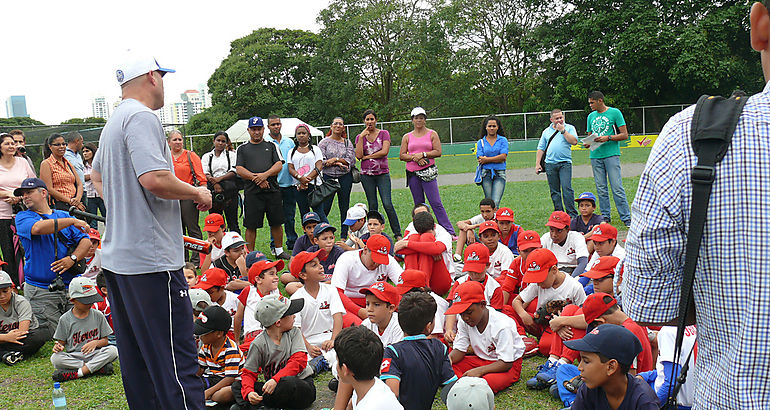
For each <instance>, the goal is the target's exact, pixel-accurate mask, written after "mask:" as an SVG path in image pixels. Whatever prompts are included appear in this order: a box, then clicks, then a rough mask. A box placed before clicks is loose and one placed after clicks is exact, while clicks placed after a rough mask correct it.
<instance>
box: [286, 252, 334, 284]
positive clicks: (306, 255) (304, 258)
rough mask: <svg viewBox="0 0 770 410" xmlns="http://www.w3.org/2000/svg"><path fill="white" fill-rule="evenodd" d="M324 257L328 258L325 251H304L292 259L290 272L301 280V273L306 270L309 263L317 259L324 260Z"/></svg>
mask: <svg viewBox="0 0 770 410" xmlns="http://www.w3.org/2000/svg"><path fill="white" fill-rule="evenodd" d="M324 256H326V251H325V250H323V249H319V250H317V251H315V252H307V251H302V252H300V253H298V254H296V255H295V256H294V257H293V258H292V259H291V263H290V264H289V272H290V273H291V274H292V275H294V277H295V278H299V273H300V272H302V268H304V267H305V265H307V263H308V262H310V261H312V260H313V259H315V258H319V259H322V258H323V257H324Z"/></svg>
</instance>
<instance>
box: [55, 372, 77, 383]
mask: <svg viewBox="0 0 770 410" xmlns="http://www.w3.org/2000/svg"><path fill="white" fill-rule="evenodd" d="M51 378H52V379H53V381H55V382H65V381H67V380H75V379H77V378H78V371H77V370H63V369H56V370H54V371H53V376H51Z"/></svg>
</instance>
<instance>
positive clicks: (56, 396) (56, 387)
mask: <svg viewBox="0 0 770 410" xmlns="http://www.w3.org/2000/svg"><path fill="white" fill-rule="evenodd" d="M53 408H54V409H55V410H67V398H66V397H64V390H62V388H61V384H59V382H56V383H54V384H53Z"/></svg>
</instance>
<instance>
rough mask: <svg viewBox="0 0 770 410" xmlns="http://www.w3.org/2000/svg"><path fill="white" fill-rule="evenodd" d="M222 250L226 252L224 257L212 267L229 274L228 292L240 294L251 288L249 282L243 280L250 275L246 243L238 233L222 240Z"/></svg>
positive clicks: (228, 233)
mask: <svg viewBox="0 0 770 410" xmlns="http://www.w3.org/2000/svg"><path fill="white" fill-rule="evenodd" d="M222 248H223V249H224V251H225V254H224V256H222V257H221V258H219V259H217V260H215V261H214V263H212V265H213V266H214V267H215V268H219V269H222V270H223V271H225V273H227V279H228V281H227V285H226V289H227V290H229V291H231V292H240V291H241V289H243V288H246V287H248V286H249V282H247V281H245V280H243V279H242V278H245V277H246V276H247V275H248V269H247V268H246V254H247V253H248V250H247V249H246V241H244V240H243V238H242V237H241V235H239V234H238V233H236V232H227V233H226V234H225V236H224V238H222Z"/></svg>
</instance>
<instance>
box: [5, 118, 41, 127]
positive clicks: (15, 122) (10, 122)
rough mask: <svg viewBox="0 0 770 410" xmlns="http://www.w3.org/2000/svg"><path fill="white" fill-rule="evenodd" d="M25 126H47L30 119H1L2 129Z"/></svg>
mask: <svg viewBox="0 0 770 410" xmlns="http://www.w3.org/2000/svg"><path fill="white" fill-rule="evenodd" d="M25 125H45V124H43V123H42V122H40V121H38V120H35V119H32V118H29V117H13V118H0V127H23V126H25Z"/></svg>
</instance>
